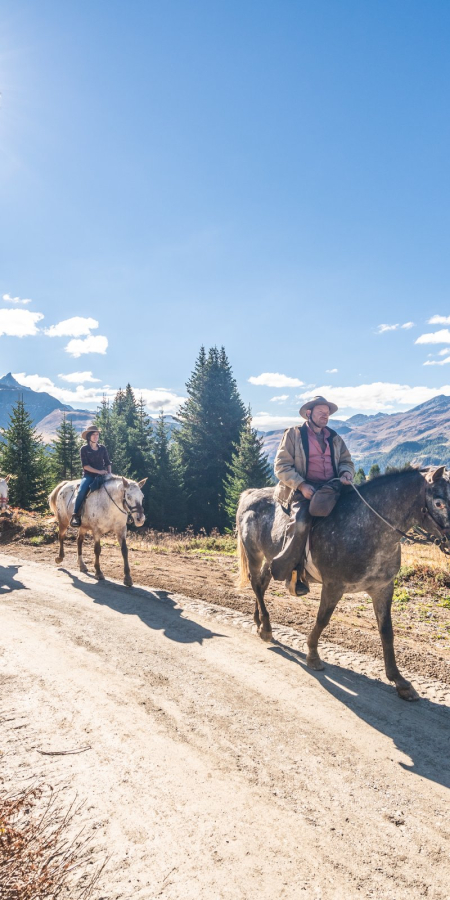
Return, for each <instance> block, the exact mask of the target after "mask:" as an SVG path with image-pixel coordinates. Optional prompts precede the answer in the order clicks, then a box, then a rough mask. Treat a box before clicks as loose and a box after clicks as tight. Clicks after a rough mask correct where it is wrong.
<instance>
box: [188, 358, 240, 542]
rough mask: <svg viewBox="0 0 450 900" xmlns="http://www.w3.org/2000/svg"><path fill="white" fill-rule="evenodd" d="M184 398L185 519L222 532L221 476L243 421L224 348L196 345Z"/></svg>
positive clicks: (237, 439) (238, 398) (224, 511)
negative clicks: (199, 347) (197, 352)
mask: <svg viewBox="0 0 450 900" xmlns="http://www.w3.org/2000/svg"><path fill="white" fill-rule="evenodd" d="M186 388H187V394H188V399H187V400H186V402H185V403H184V405H183V406H182V407H181V410H180V412H179V414H178V419H179V422H180V424H181V428H180V430H179V431H178V432H177V433H176V435H175V440H176V441H177V444H178V446H179V448H180V458H181V465H182V467H183V478H184V485H185V490H186V496H187V515H188V522H189V523H190V524H192V525H193V526H194V528H195V529H199V528H205V529H206V530H207V531H211V529H213V528H219V529H220V530H222V529H223V528H224V527H225V525H226V523H227V511H226V509H225V503H224V499H225V484H224V482H225V478H226V476H227V472H228V469H227V467H228V464H229V463H230V462H231V458H232V455H233V450H234V445H235V444H237V443H238V442H239V438H240V433H241V429H242V427H243V425H244V422H245V419H246V413H245V408H244V405H243V403H242V400H241V398H240V396H239V393H238V390H237V385H236V382H235V379H234V377H233V374H232V370H231V366H230V364H229V361H228V358H227V355H226V353H225V350H224V348H222V349H221V350H220V351H219V350H218V349H217V347H212V348H211V349H210V350H209V352H208V355H206V352H205V348H204V347H202V348H201V349H200V353H199V355H198V358H197V361H196V363H195V367H194V371H193V373H192V375H191V377H190V379H189V381H188V382H187V385H186Z"/></svg>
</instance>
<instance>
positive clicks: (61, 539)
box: [55, 525, 67, 565]
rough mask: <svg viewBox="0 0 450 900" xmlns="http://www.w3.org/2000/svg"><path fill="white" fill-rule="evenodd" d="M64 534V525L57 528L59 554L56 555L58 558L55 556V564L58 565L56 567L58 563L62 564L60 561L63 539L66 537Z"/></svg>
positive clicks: (62, 555)
mask: <svg viewBox="0 0 450 900" xmlns="http://www.w3.org/2000/svg"><path fill="white" fill-rule="evenodd" d="M66 532H67V525H64V526H63V525H60V526H59V554H58V556H55V562H56V563H58V565H60V563H62V561H63V559H64V538H65V536H66Z"/></svg>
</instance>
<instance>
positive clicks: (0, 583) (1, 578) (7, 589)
mask: <svg viewBox="0 0 450 900" xmlns="http://www.w3.org/2000/svg"><path fill="white" fill-rule="evenodd" d="M20 568H21V566H0V594H11V593H12V592H13V591H26V590H28V589H27V587H26V585H25V584H22V582H21V581H16V575H17V574H18V571H19V569H20Z"/></svg>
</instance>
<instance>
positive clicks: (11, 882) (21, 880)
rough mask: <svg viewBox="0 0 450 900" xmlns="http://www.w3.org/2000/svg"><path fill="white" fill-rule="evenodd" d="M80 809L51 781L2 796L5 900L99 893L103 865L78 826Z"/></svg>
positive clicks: (77, 899) (0, 858)
mask: <svg viewBox="0 0 450 900" xmlns="http://www.w3.org/2000/svg"><path fill="white" fill-rule="evenodd" d="M80 809H81V806H80V805H77V804H75V803H72V804H71V805H70V806H69V807H68V808H65V807H64V804H63V803H62V802H61V800H60V796H59V794H58V792H54V791H52V790H51V789H50V788H48V787H47V786H46V785H38V786H35V787H33V788H29V789H28V790H22V791H19V792H18V793H17V794H14V795H12V794H10V795H7V794H5V793H4V792H3V793H2V794H0V898H1V900H58V898H62V897H64V898H66V900H88V898H92V897H93V896H94V890H95V886H96V884H97V881H98V878H99V876H100V873H101V871H102V869H103V865H104V864H100V865H96V864H95V861H94V859H93V851H92V847H91V839H90V838H89V837H86V836H85V835H84V829H83V828H81V829H79V830H78V831H77V830H76V829H75V827H74V826H75V824H76V823H75V821H74V820H75V819H76V817H77V815H78V813H79V812H80ZM92 866H94V869H92Z"/></svg>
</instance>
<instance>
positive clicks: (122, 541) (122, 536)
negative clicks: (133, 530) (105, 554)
mask: <svg viewBox="0 0 450 900" xmlns="http://www.w3.org/2000/svg"><path fill="white" fill-rule="evenodd" d="M117 540H118V541H119V545H120V549H121V551H122V557H123V583H124V584H125V585H126V586H127V587H132V586H133V579H132V577H131V572H130V564H129V562H128V547H127V530H126V529H125V530H124V531H120V532H119V534H118V535H117Z"/></svg>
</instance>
